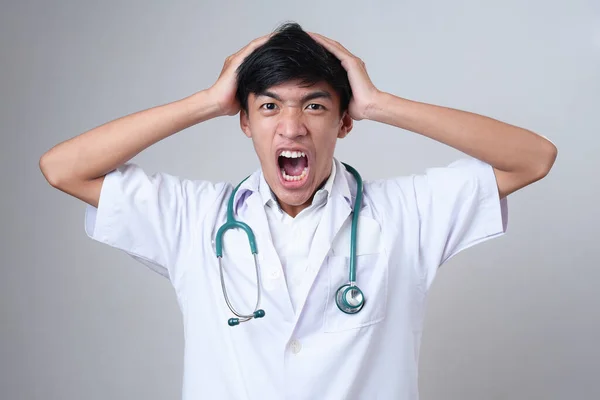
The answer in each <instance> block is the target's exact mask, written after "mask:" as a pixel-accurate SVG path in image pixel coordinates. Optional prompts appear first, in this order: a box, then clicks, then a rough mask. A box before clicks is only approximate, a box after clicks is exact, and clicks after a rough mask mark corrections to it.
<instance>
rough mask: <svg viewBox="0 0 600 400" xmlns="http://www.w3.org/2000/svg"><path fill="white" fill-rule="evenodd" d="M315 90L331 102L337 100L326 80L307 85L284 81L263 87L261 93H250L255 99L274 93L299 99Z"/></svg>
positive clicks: (299, 82)
mask: <svg viewBox="0 0 600 400" xmlns="http://www.w3.org/2000/svg"><path fill="white" fill-rule="evenodd" d="M316 92H322V93H326V94H328V95H329V100H330V101H332V102H337V101H338V95H337V93H336V92H335V90H334V89H333V87H331V85H330V84H328V83H327V82H317V83H314V84H311V85H310V86H308V85H307V84H303V83H302V82H301V81H292V82H285V83H281V84H278V85H274V86H271V87H269V88H267V89H265V90H264V91H263V92H261V93H252V94H251V97H252V98H253V99H257V98H259V97H262V96H267V97H268V96H269V95H273V94H274V95H276V96H277V97H280V98H281V99H282V100H301V99H302V98H304V97H307V96H308V95H310V94H314V93H316ZM324 100H326V99H324Z"/></svg>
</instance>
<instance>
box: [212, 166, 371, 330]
mask: <svg viewBox="0 0 600 400" xmlns="http://www.w3.org/2000/svg"><path fill="white" fill-rule="evenodd" d="M342 164H343V165H344V167H346V169H347V170H348V171H349V172H350V173H351V174H352V175H353V176H354V179H355V180H356V185H357V187H356V197H355V200H354V207H353V212H352V228H351V231H350V265H349V268H348V270H349V277H348V278H349V279H348V280H349V282H348V283H346V284H344V285H342V286H340V287H339V288H338V290H337V291H336V295H335V302H336V304H337V306H338V308H339V309H340V310H341V311H343V312H344V313H346V314H356V313H357V312H359V311H360V310H361V309H362V308H363V306H364V303H365V299H364V295H363V293H362V291H361V290H360V289H359V288H358V286H356V241H357V237H356V236H357V230H358V229H357V228H358V216H359V212H360V207H361V205H362V196H363V182H362V178H361V176H360V174H359V173H358V171H356V170H355V169H354V168H352V167H351V166H350V165H348V164H346V163H342ZM246 179H248V177H247V178H246ZM246 179H244V180H243V181H241V182H240V183H239V184H238V185H237V186H236V187H235V189H234V190H233V193H231V196H230V197H229V202H228V203H227V221H226V222H225V224H223V225H222V226H221V227H220V228H219V230H218V231H217V235H216V240H215V242H216V243H215V247H216V253H217V259H218V261H219V273H220V276H221V288H222V290H223V296H224V297H225V302H226V303H227V306H228V307H229V309H230V310H231V312H232V313H234V314H235V315H236V316H237V318H230V319H229V320H228V321H227V323H228V324H229V326H236V325H239V324H240V322H246V321H249V320H251V319H252V318H262V317H264V316H265V312H264V310H262V309H260V308H259V307H260V298H261V292H260V286H261V285H260V268H259V266H258V262H257V260H256V255H257V253H258V251H257V249H256V238H255V237H254V233H253V232H252V229H251V228H250V227H249V226H248V225H247V224H245V223H243V222H241V221H237V220H236V219H235V218H234V216H233V201H234V198H235V194H236V192H237V190H238V189H239V187H240V186H241V185H242V183H244V181H245V180H246ZM234 228H240V229H243V230H244V231H245V232H246V235H247V236H248V242H249V244H250V251H251V252H252V255H253V256H254V257H253V258H254V268H255V271H256V288H257V296H256V305H255V306H254V311H253V312H252V313H251V314H242V313H240V312H238V311H237V310H236V309H235V308H234V307H233V305H232V304H231V302H230V300H229V296H228V295H227V288H226V286H225V280H224V277H223V264H222V262H221V259H222V258H223V235H224V234H225V232H226V231H228V230H229V229H234Z"/></svg>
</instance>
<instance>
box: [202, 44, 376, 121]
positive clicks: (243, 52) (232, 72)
mask: <svg viewBox="0 0 600 400" xmlns="http://www.w3.org/2000/svg"><path fill="white" fill-rule="evenodd" d="M307 33H308V34H309V35H310V36H311V37H312V38H313V39H314V40H315V41H316V42H317V43H319V44H320V45H321V46H323V47H324V48H325V49H326V50H328V51H329V52H331V53H332V54H333V55H334V56H336V57H337V58H338V59H339V60H340V62H341V64H342V67H343V68H344V69H345V70H346V72H347V73H348V80H349V81H350V86H351V88H352V99H351V100H350V104H349V107H348V112H349V114H350V116H351V117H352V119H354V120H357V121H358V120H362V119H368V112H369V109H370V108H371V107H373V105H374V104H375V102H376V97H377V96H378V95H379V94H380V91H379V90H378V89H377V88H376V87H375V85H374V84H373V82H372V81H371V79H370V77H369V75H368V73H367V68H366V66H365V63H364V62H363V61H362V60H361V59H360V58H359V57H357V56H355V55H354V54H352V53H351V52H350V51H348V50H347V49H346V48H345V47H344V46H342V45H341V44H340V43H339V42H337V41H335V40H332V39H329V38H327V37H325V36H323V35H320V34H318V33H313V32H307ZM272 35H273V34H269V35H265V36H262V37H259V38H257V39H254V40H253V41H251V42H250V43H249V44H247V45H246V46H245V47H243V48H242V49H240V50H239V51H238V52H236V53H234V54H232V55H230V56H229V57H227V58H226V59H225V63H224V65H223V68H222V70H221V73H220V75H219V78H218V79H217V81H216V82H215V84H214V85H213V86H211V87H210V88H209V89H208V92H209V93H210V94H211V96H213V97H214V99H215V101H216V102H217V104H218V108H219V111H220V114H221V115H230V116H231V115H236V114H237V113H238V112H239V111H240V104H239V101H238V100H237V99H236V90H237V75H236V72H237V69H238V68H239V66H240V65H241V64H242V62H243V61H244V60H245V59H246V57H248V56H249V55H250V54H251V53H252V52H253V51H254V50H256V49H257V48H258V47H260V46H262V45H263V44H265V43H266V42H267V41H268V40H269V38H270V37H271V36H272Z"/></svg>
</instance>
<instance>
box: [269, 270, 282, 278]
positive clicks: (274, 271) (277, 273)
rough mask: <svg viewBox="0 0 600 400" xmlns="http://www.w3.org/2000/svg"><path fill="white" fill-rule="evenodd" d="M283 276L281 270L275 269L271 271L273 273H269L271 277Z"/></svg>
mask: <svg viewBox="0 0 600 400" xmlns="http://www.w3.org/2000/svg"><path fill="white" fill-rule="evenodd" d="M280 276H281V274H280V273H279V270H277V269H276V270H273V271H271V273H270V274H269V277H270V278H271V279H279V277H280Z"/></svg>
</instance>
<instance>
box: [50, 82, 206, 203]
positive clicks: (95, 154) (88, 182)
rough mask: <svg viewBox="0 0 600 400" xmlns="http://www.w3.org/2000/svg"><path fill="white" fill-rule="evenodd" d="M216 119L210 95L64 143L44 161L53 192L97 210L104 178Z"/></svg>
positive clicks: (140, 114) (198, 95)
mask: <svg viewBox="0 0 600 400" xmlns="http://www.w3.org/2000/svg"><path fill="white" fill-rule="evenodd" d="M217 115H218V110H217V107H216V105H215V104H214V102H212V101H211V100H210V97H209V94H208V92H206V91H203V92H199V93H196V94H194V95H192V96H190V97H187V98H185V99H182V100H178V101H175V102H173V103H169V104H166V105H162V106H158V107H154V108H151V109H148V110H144V111H139V112H137V113H134V114H131V115H127V116H125V117H122V118H119V119H116V120H114V121H111V122H108V123H106V124H104V125H101V126H99V127H97V128H94V129H92V130H90V131H88V132H85V133H83V134H81V135H79V136H76V137H74V138H72V139H69V140H67V141H65V142H62V143H60V144H58V145H56V146H54V147H53V148H52V149H50V150H49V151H48V152H46V153H45V154H44V155H43V156H42V157H41V159H40V169H41V171H42V174H43V175H44V177H45V178H46V180H47V181H48V182H49V183H50V185H52V186H53V187H55V188H57V189H59V190H61V191H63V192H65V193H68V194H70V195H72V196H74V197H77V198H78V199H80V200H83V201H85V202H86V203H89V204H91V205H93V206H94V207H97V206H98V200H99V198H100V189H101V188H102V182H103V180H104V176H105V175H106V174H107V173H108V172H110V171H112V170H113V169H115V168H117V167H118V166H120V165H122V164H124V163H125V162H127V161H129V160H130V159H131V158H133V157H134V156H135V155H137V154H138V153H140V152H141V151H142V150H144V149H146V148H147V147H149V146H151V145H153V144H155V143H157V142H158V141H160V140H162V139H164V138H166V137H168V136H171V135H173V134H174V133H176V132H179V131H181V130H183V129H185V128H187V127H189V126H192V125H194V124H197V123H199V122H202V121H205V120H207V119H209V118H213V117H215V116H217Z"/></svg>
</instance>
